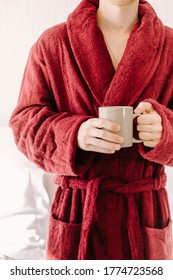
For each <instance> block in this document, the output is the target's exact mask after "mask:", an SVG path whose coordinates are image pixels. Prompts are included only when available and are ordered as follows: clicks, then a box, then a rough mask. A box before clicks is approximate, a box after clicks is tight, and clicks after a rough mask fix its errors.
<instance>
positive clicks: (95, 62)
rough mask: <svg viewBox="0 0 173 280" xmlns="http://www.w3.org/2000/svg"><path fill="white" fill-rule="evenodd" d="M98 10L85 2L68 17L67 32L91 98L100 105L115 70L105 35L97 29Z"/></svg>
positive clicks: (93, 5)
mask: <svg viewBox="0 0 173 280" xmlns="http://www.w3.org/2000/svg"><path fill="white" fill-rule="evenodd" d="M97 6H98V5H96V4H94V3H90V2H89V1H86V0H85V1H82V2H81V3H80V4H79V6H78V7H77V8H76V9H75V11H74V12H73V13H72V14H71V15H70V16H69V17H68V20H67V32H68V36H69V41H70V44H71V48H72V51H73V54H74V57H75V60H76V62H77V64H78V67H79V70H80V72H81V73H82V76H83V78H84V80H85V82H86V83H87V85H88V87H89V89H90V91H91V92H92V96H93V97H94V98H95V100H96V102H97V103H98V104H99V105H101V103H102V102H103V100H104V97H105V95H106V92H107V90H108V88H109V86H110V83H111V80H112V78H113V76H114V74H115V70H114V68H113V65H112V61H111V58H110V56H109V53H108V51H107V48H106V45H105V42H104V39H103V35H102V32H101V31H100V29H99V27H98V26H97V20H96V11H97Z"/></svg>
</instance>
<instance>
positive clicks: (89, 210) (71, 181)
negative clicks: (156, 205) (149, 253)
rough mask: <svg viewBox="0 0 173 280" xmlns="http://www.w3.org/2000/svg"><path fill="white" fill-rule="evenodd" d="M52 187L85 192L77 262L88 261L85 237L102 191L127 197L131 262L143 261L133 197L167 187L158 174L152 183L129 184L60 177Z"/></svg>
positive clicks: (100, 178)
mask: <svg viewBox="0 0 173 280" xmlns="http://www.w3.org/2000/svg"><path fill="white" fill-rule="evenodd" d="M55 183H56V184H58V185H61V187H62V188H66V187H67V188H68V187H71V188H76V189H82V190H86V198H85V203H84V208H83V222H82V227H81V235H80V244H79V250H78V259H79V260H84V259H87V245H88V237H89V231H90V229H91V226H92V223H93V219H94V214H95V208H96V207H95V206H96V200H97V196H98V193H99V192H104V191H112V192H115V193H120V194H124V195H125V196H126V197H127V200H128V204H127V205H128V210H127V211H128V215H127V231H128V237H129V242H130V248H131V254H132V259H133V260H141V259H144V256H143V248H142V246H143V245H142V243H143V242H142V235H141V229H140V222H139V215H138V210H137V205H136V202H135V197H134V194H135V193H140V192H146V191H151V190H159V189H161V188H164V187H165V185H166V175H165V174H161V175H160V176H158V177H157V178H154V179H153V178H149V179H141V180H136V181H133V182H128V183H124V182H122V181H114V180H113V179H106V178H105V177H98V178H95V179H91V180H85V179H80V178H77V177H75V178H74V177H65V176H62V177H58V178H56V181H55Z"/></svg>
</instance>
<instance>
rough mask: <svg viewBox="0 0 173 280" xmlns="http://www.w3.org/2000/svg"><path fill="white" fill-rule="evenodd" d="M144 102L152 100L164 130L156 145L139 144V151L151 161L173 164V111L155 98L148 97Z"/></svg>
mask: <svg viewBox="0 0 173 280" xmlns="http://www.w3.org/2000/svg"><path fill="white" fill-rule="evenodd" d="M144 102H150V103H151V104H152V105H153V108H154V110H156V112H157V113H158V114H159V115H160V116H161V118H162V126H163V131H162V137H161V140H160V142H159V143H158V144H157V145H156V147H154V148H148V147H145V146H144V145H143V144H139V152H140V154H141V156H142V157H143V158H145V159H147V160H149V161H153V162H156V163H159V164H162V165H168V166H173V126H172V124H173V112H172V111H171V110H170V109H168V108H167V107H165V106H164V105H162V104H160V103H158V102H157V101H156V100H154V99H146V100H144Z"/></svg>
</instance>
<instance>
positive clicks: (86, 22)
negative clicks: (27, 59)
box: [67, 0, 165, 106]
mask: <svg viewBox="0 0 173 280" xmlns="http://www.w3.org/2000/svg"><path fill="white" fill-rule="evenodd" d="M96 2H98V1H87V0H84V1H82V2H81V3H80V5H79V6H78V7H77V8H76V10H75V11H74V12H73V13H72V14H71V15H70V16H69V18H68V21H67V29H68V36H69V40H70V43H71V47H72V50H73V53H74V57H75V60H76V62H77V64H78V67H79V69H80V71H81V73H82V75H83V77H84V79H85V82H86V83H87V85H88V87H89V89H90V91H91V92H92V95H93V97H94V98H95V100H96V101H97V104H98V106H110V105H133V104H134V103H135V102H137V101H138V100H139V99H144V98H147V97H149V95H150V97H151V92H150V91H149V90H148V91H147V90H146V89H147V88H148V86H149V84H150V83H151V80H152V77H153V75H154V73H155V71H156V70H157V67H158V65H159V63H160V59H161V54H162V50H163V46H164V38H165V34H164V28H163V25H162V23H161V21H160V20H159V19H158V18H157V16H156V14H155V12H154V10H153V9H152V7H151V6H150V5H149V4H148V3H147V2H145V1H141V2H140V5H139V16H140V21H139V22H138V23H137V24H136V26H135V27H134V29H133V31H132V33H131V35H130V37H129V40H128V42H127V46H126V49H125V52H124V55H123V58H122V60H121V62H120V64H119V67H118V69H117V71H116V72H115V70H114V68H113V64H112V61H111V58H110V55H109V52H108V50H107V47H106V44H105V42H104V38H103V34H102V32H101V31H100V29H99V28H98V26H97V20H96V11H97V7H98V4H96ZM146 92H148V96H147V93H146ZM144 93H145V96H144Z"/></svg>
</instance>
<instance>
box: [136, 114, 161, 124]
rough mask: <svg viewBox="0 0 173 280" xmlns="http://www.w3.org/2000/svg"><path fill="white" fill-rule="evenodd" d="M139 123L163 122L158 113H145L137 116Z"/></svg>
mask: <svg viewBox="0 0 173 280" xmlns="http://www.w3.org/2000/svg"><path fill="white" fill-rule="evenodd" d="M137 123H138V124H144V125H147V124H157V123H160V124H161V117H160V116H159V115H158V114H144V115H142V116H139V117H138V118H137Z"/></svg>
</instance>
